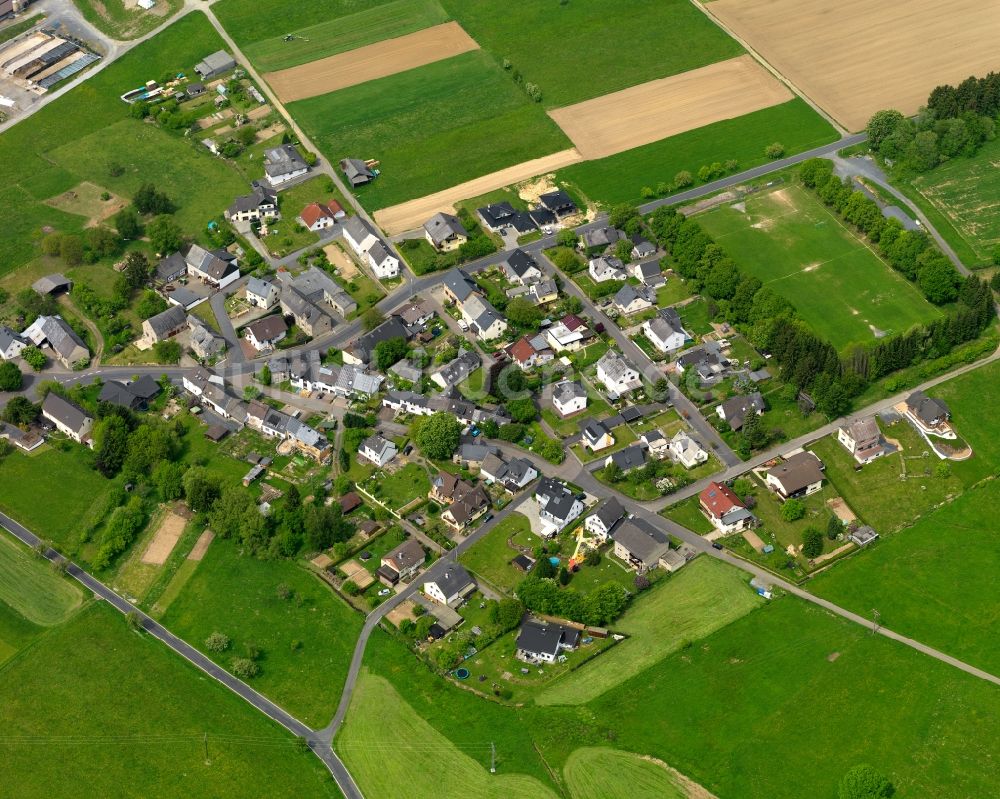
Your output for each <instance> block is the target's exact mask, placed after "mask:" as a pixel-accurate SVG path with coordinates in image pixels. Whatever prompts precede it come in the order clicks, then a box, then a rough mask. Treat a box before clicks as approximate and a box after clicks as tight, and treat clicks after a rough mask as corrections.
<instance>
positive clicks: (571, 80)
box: [442, 0, 743, 108]
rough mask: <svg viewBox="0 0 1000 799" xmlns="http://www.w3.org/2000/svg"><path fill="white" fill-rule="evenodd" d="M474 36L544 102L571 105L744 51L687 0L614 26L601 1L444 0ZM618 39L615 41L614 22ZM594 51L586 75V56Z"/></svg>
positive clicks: (636, 5)
mask: <svg viewBox="0 0 1000 799" xmlns="http://www.w3.org/2000/svg"><path fill="white" fill-rule="evenodd" d="M442 5H443V6H444V7H445V8H446V9H447V10H448V11H449V12H450V13H451V15H452V16H453V17H454V18H455V19H457V20H458V21H459V22H460V23H461V25H462V27H463V28H465V30H467V31H468V32H469V34H470V35H471V36H472V38H473V39H475V40H476V41H477V42H479V44H480V45H481V46H482V47H483V48H485V49H486V50H488V51H489V52H490V53H491V55H492V56H493V57H494V58H495V59H496V60H497V61H500V60H501V59H503V58H507V59H509V60H510V63H511V65H512V67H511V68H512V70H514V69H516V70H519V71H520V72H521V73H523V75H524V80H525V81H531V82H533V83H536V84H538V86H539V87H540V88H541V90H542V97H543V99H542V102H543V104H544V105H545V106H546V107H548V108H551V107H553V106H562V105H569V104H570V103H576V102H579V101H581V100H586V99H589V98H591V97H598V96H600V95H603V94H608V93H609V92H614V91H618V90H619V89H624V88H627V87H629V86H634V85H635V84H638V83H644V82H645V81H649V80H653V79H655V78H663V77H666V76H668V75H676V74H678V73H680V72H685V71H687V70H689V69H696V68H698V67H703V66H706V65H708V64H712V63H715V62H716V61H722V60H724V59H727V58H732V57H734V56H737V55H740V54H741V53H742V52H743V48H741V47H740V45H739V44H737V43H736V42H735V41H734V40H733V39H731V38H729V36H727V35H726V34H725V33H723V32H722V31H721V30H720V29H719V28H718V27H716V26H715V25H714V24H713V23H712V22H711V20H709V19H708V18H707V17H706V16H705V15H704V14H702V13H701V12H700V11H699V10H698V9H696V8H694V7H693V6H691V5H690V4H689V3H686V2H684V0H634V2H630V3H628V4H626V5H623V6H622V7H620V8H617V9H616V10H615V14H614V20H613V21H609V19H608V15H607V11H608V10H607V5H606V4H605V3H602V2H601V0H573V2H570V3H566V4H560V5H558V6H557V7H552V6H551V5H548V4H546V3H537V2H536V3H515V4H512V5H509V6H504V7H501V6H498V5H497V4H495V3H490V2H489V1H488V0H442ZM609 23H610V24H611V25H613V28H614V35H613V36H610V37H609V36H608V25H609ZM580 53H587V77H586V79H585V80H584V79H581V73H580V68H579V66H580V64H579V57H580Z"/></svg>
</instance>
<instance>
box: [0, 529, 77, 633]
mask: <svg viewBox="0 0 1000 799" xmlns="http://www.w3.org/2000/svg"><path fill="white" fill-rule="evenodd" d="M82 601H83V595H82V594H81V593H80V589H79V588H77V587H76V584H75V583H72V582H70V581H69V580H68V579H67V578H64V577H60V576H59V575H57V574H56V573H55V572H54V571H52V569H51V567H50V566H49V564H48V563H47V562H46V561H43V560H40V559H39V558H37V557H36V556H35V555H34V554H33V553H31V552H29V551H28V549H27V548H26V547H24V546H22V545H21V544H18V543H15V542H14V541H13V540H12V539H11V538H9V537H8V535H7V533H6V532H3V533H0V603H5V604H7V605H8V606H10V607H11V608H12V609H13V610H15V611H17V612H18V613H20V614H21V615H22V616H24V618H25V619H27V620H28V621H30V622H31V623H32V624H37V625H40V626H44V627H48V626H51V625H53V624H58V623H59V622H61V621H64V620H65V619H66V618H67V617H68V616H69V614H70V613H72V612H73V611H74V610H76V608H78V607H79V606H80V603H81V602H82Z"/></svg>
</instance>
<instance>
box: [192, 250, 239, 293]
mask: <svg viewBox="0 0 1000 799" xmlns="http://www.w3.org/2000/svg"><path fill="white" fill-rule="evenodd" d="M184 261H185V263H187V273H188V275H189V276H191V277H193V278H196V279H198V280H200V281H201V282H202V283H206V284H208V285H209V286H212V287H213V288H216V289H224V288H225V287H226V286H228V285H229V284H230V283H233V282H235V281H236V280H239V278H240V270H239V266H237V263H236V259H235V258H234V257H233V256H231V255H229V253H227V252H226V251H225V250H221V251H220V250H214V251H211V252H209V251H208V250H206V249H205V248H204V247H201V246H199V245H197V244H192V245H191V246H190V247H189V248H188V251H187V252H186V253H185V255H184Z"/></svg>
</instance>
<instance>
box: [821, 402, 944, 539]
mask: <svg viewBox="0 0 1000 799" xmlns="http://www.w3.org/2000/svg"><path fill="white" fill-rule="evenodd" d="M882 430H883V432H884V434H885V436H886V437H887V438H892V439H895V440H897V441H899V442H900V444H901V445H902V447H903V450H902V452H897V453H893V454H891V455H886V456H884V457H881V458H879V459H878V460H875V461H872V462H871V463H869V464H867V465H866V466H864V467H863V468H862V469H861V470H860V471H855V470H854V466H855V463H856V461H855V460H854V458H853V457H851V455H850V454H849V453H848V452H847V450H846V449H844V447H843V446H842V445H841V444H840V443H838V442H837V440H836V438H835V437H833V436H827V437H826V438H824V439H822V440H820V441H818V442H817V443H816V445H815V446H814V447H812V449H813V451H814V452H815V453H816V454H817V455H818V456H819V457H820V459H821V460H822V461H823V463H824V464H825V465H826V478H827V480H829V481H830V482H832V483H833V485H834V486H835V487H836V489H837V491H838V492H839V493H840V495H841V496H842V497H843V498H844V499H845V500H846V501H847V504H848V506H849V507H850V508H851V510H853V511H854V513H855V514H857V516H858V517H859V518H860V519H861V520H862V521H863V522H864V523H865V524H870V525H871V526H872V527H874V528H875V531H876V532H878V533H879V534H881V535H884V534H886V533H891V532H893V531H895V530H899V529H901V528H903V527H908V526H909V525H911V524H912V523H913V522H914V521H916V520H917V519H918V518H920V517H921V516H923V515H924V514H925V513H927V512H928V511H930V510H931V509H932V508H934V507H936V506H937V505H939V504H940V503H942V502H945V501H947V500H949V499H951V498H954V497H956V496H958V495H959V494H960V493H961V492H962V490H963V488H964V486H963V484H962V480H961V479H960V478H959V477H958V476H956V475H955V474H950V475H948V476H942V475H939V474H937V473H936V472H935V469H934V467H935V465H936V464H937V463H939V461H938V458H937V457H936V456H934V455H930V456H929V457H926V458H925V457H923V453H924V452H930V447H928V446H927V443H926V442H925V441H924V440H923V439H922V438H921V437H920V436H919V434H918V433H917V432H916V430H914V429H913V428H912V427H911V426H910V423H909V422H906V421H899V422H895V423H894V424H891V425H888V426H886V425H883V426H882ZM904 464H905V469H906V479H905V480H903V479H901V475H902V474H903V468H904Z"/></svg>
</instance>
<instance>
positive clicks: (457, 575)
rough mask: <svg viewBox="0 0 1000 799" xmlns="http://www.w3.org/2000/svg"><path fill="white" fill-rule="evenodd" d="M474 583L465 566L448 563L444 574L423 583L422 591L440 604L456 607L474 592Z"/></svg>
mask: <svg viewBox="0 0 1000 799" xmlns="http://www.w3.org/2000/svg"><path fill="white" fill-rule="evenodd" d="M475 590H476V584H475V582H474V581H473V579H472V577H471V576H469V573H468V572H467V571H466V570H465V567H464V566H462V565H460V564H458V563H454V564H450V565H449V566H448V568H447V569H446V570H445V572H444V574H442V575H441V576H440V577H437V578H435V579H433V580H428V581H427V582H425V583H424V593H425V594H426V595H427V596H428V597H430V598H431V599H433V600H434V601H435V602H437V603H439V604H441V605H448V606H449V607H456V606H458V605H460V604H462V602H464V601H465V600H466V598H467V597H468V596H469V595H470V594H472V593H474V592H475Z"/></svg>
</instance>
